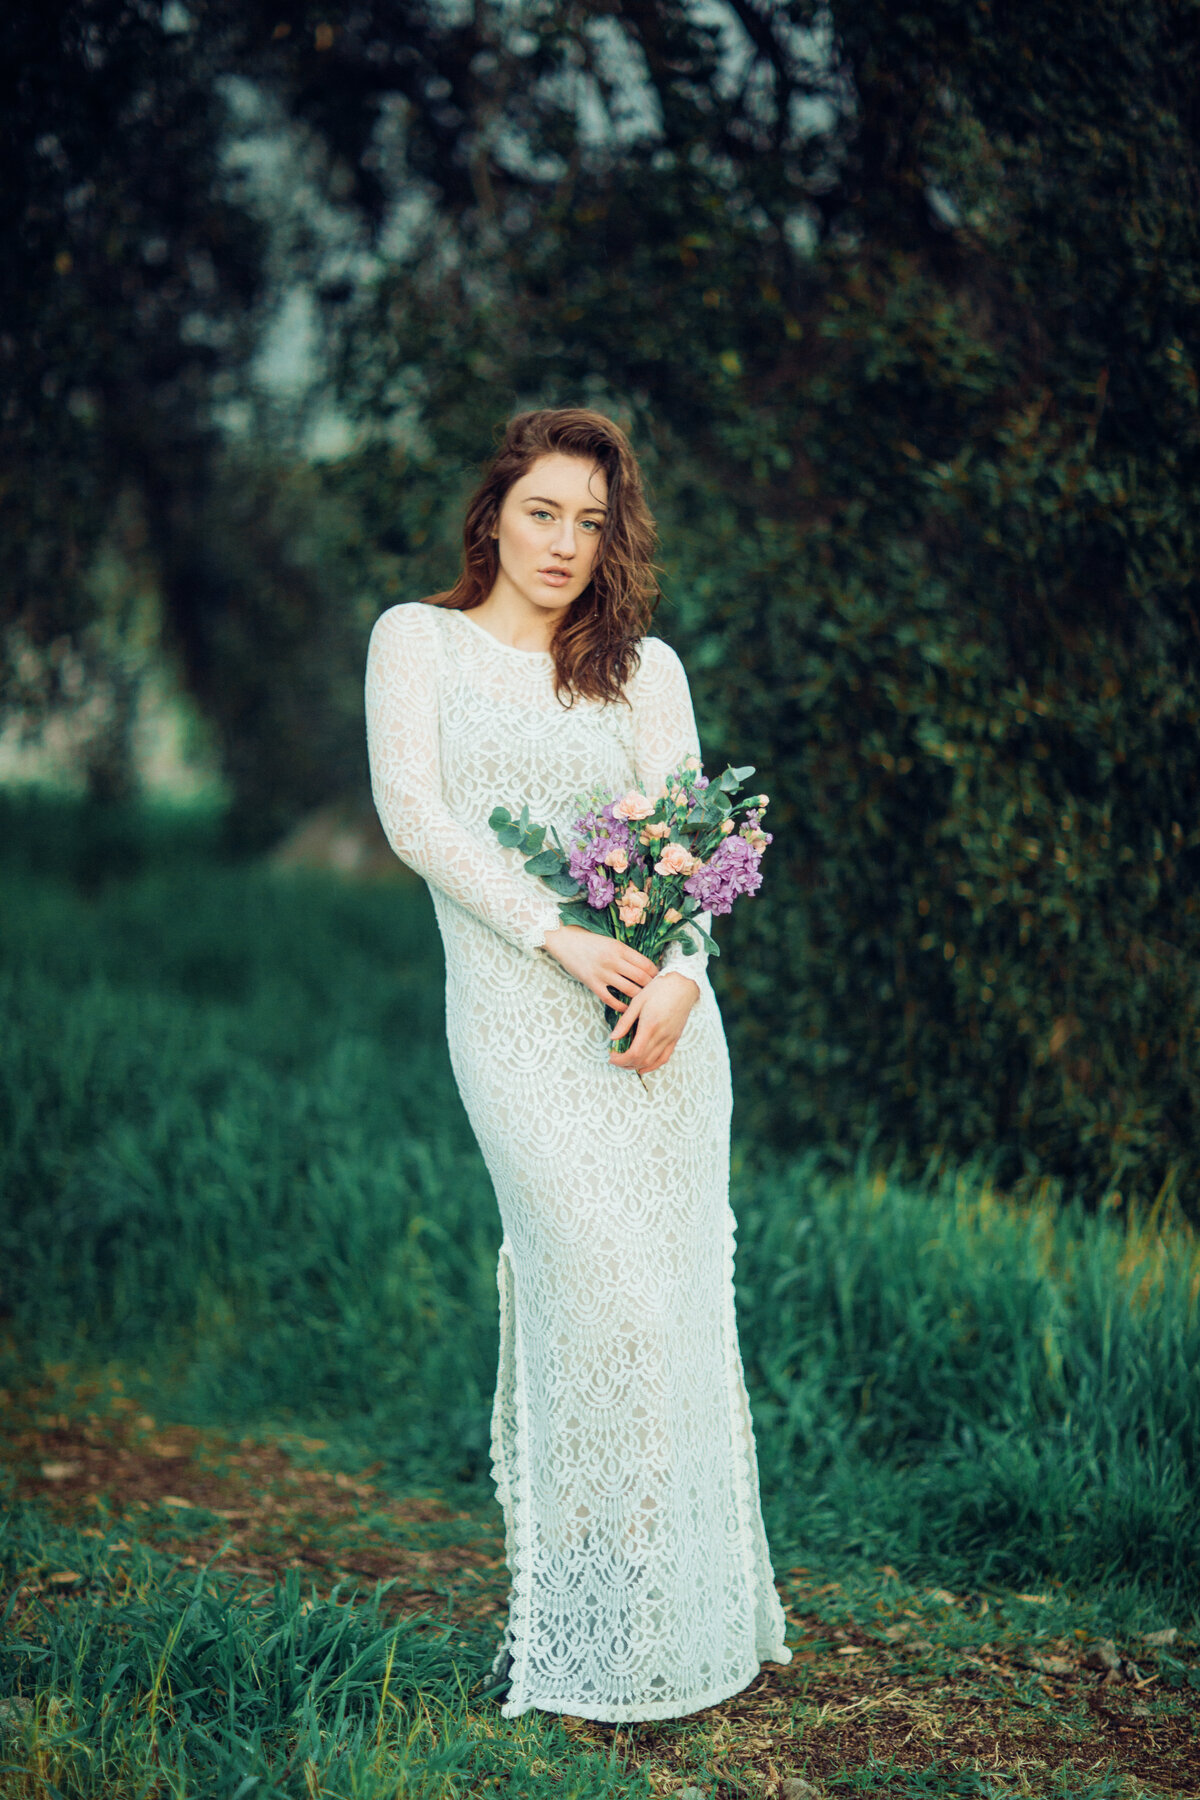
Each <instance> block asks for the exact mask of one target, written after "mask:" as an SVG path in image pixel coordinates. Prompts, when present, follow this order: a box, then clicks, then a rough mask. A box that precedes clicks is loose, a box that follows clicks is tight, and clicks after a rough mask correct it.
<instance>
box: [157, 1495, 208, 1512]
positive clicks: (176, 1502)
mask: <svg viewBox="0 0 1200 1800" xmlns="http://www.w3.org/2000/svg"><path fill="white" fill-rule="evenodd" d="M159 1504H160V1505H161V1506H186V1507H187V1508H188V1509H189V1511H192V1512H195V1511H198V1510H199V1509H198V1508H197V1507H196V1505H195V1503H194V1501H191V1500H181V1499H180V1498H179V1495H178V1494H164V1495H163V1497H162V1499H161V1501H160V1502H159Z"/></svg>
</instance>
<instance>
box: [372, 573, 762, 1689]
mask: <svg viewBox="0 0 1200 1800" xmlns="http://www.w3.org/2000/svg"><path fill="white" fill-rule="evenodd" d="M639 648H640V653H641V661H640V665H639V667H638V669H637V671H636V672H635V674H634V675H633V676H632V677H631V679H630V681H629V683H628V685H627V689H626V693H627V695H628V698H629V700H630V702H631V705H626V704H625V703H624V702H615V703H611V704H605V703H602V702H599V701H593V700H589V699H585V698H580V697H578V696H577V697H576V698H575V700H574V704H573V705H571V706H569V707H568V706H566V705H565V704H564V703H563V702H561V701H560V700H559V699H558V698H556V696H555V693H554V686H553V662H552V659H551V657H550V656H549V654H548V653H544V652H541V651H529V650H519V649H515V648H513V647H512V646H510V645H507V644H503V643H501V642H500V641H499V640H498V639H497V638H495V637H493V636H492V635H491V634H490V632H488V631H487V630H486V628H485V627H484V626H482V625H479V624H477V623H476V622H475V621H474V620H473V619H472V618H470V616H469V615H468V614H466V613H464V612H459V611H452V610H448V609H445V608H441V607H433V606H428V605H425V604H424V603H414V604H410V605H404V606H395V607H392V608H391V610H390V611H389V612H386V613H384V615H383V616H382V617H381V618H380V619H379V620H378V622H377V623H376V625H375V629H374V631H373V633H372V636H371V645H370V652H369V655H368V664H367V683H366V703H367V737H368V748H369V752H370V761H371V781H372V791H373V793H374V796H375V803H376V806H377V808H378V810H379V816H380V819H381V820H382V822H383V826H384V829H385V831H386V833H387V836H388V838H389V840H390V842H391V845H392V847H393V849H394V850H395V852H396V854H397V855H398V856H399V857H400V858H401V859H402V860H403V861H404V862H406V863H407V864H408V865H409V866H410V867H411V868H413V869H415V870H416V871H417V873H418V874H419V875H421V876H423V877H424V879H425V880H426V881H427V882H428V883H429V886H430V889H431V891H432V894H433V901H434V906H435V909H436V913H437V920H438V925H439V927H440V930H441V934H442V939H443V943H444V946H445V953H446V1031H447V1037H448V1040H449V1046H450V1057H451V1062H452V1065H453V1068H454V1074H455V1078H456V1080H457V1082H458V1087H459V1091H460V1093H461V1095H462V1099H463V1104H464V1105H465V1107H466V1110H467V1114H468V1116H469V1118H470V1121H471V1124H472V1127H473V1128H474V1131H475V1134H476V1136H477V1138H478V1140H479V1145H480V1148H481V1150H482V1152H483V1156H484V1159H485V1161H486V1163H487V1166H488V1169H489V1172H490V1174H491V1177H492V1181H493V1183H494V1186H495V1190H496V1197H497V1200H498V1202H499V1207H500V1216H501V1220H502V1223H503V1227H504V1239H503V1243H502V1246H501V1250H500V1261H499V1270H498V1281H499V1288H500V1327H501V1330H500V1339H501V1341H500V1368H499V1379H498V1382H497V1388H496V1398H495V1406H494V1411H493V1419H492V1456H493V1473H494V1476H495V1480H496V1486H497V1490H498V1494H499V1498H500V1502H501V1505H502V1507H503V1511H504V1520H505V1528H506V1548H507V1558H508V1565H509V1571H510V1575H511V1578H512V1586H511V1592H510V1597H509V1618H508V1630H507V1636H506V1645H507V1648H508V1649H509V1651H510V1653H511V1656H512V1668H511V1687H510V1690H509V1695H508V1699H507V1701H506V1703H505V1705H504V1707H503V1712H504V1714H505V1716H506V1717H508V1718H515V1717H516V1716H517V1715H519V1714H520V1713H523V1712H525V1711H526V1710H527V1709H528V1708H529V1707H531V1706H536V1707H541V1708H544V1709H545V1710H547V1711H550V1712H563V1713H573V1714H576V1715H577V1716H580V1717H583V1718H590V1719H602V1720H608V1721H614V1722H617V1721H624V1720H633V1719H665V1718H673V1717H676V1716H678V1715H680V1714H685V1713H690V1712H694V1711H696V1710H697V1709H699V1708H701V1707H704V1706H709V1705H712V1704H714V1703H715V1702H717V1701H719V1700H723V1699H726V1698H727V1697H728V1696H729V1695H731V1694H735V1693H737V1692H739V1691H740V1690H741V1689H742V1688H744V1687H745V1686H746V1684H747V1683H748V1682H749V1681H750V1680H751V1679H752V1678H753V1677H754V1675H755V1674H756V1673H757V1671H758V1668H759V1664H760V1662H763V1661H771V1662H787V1661H788V1660H789V1659H790V1652H789V1651H788V1650H787V1649H785V1647H784V1642H783V1634H784V1619H783V1611H782V1608H781V1606H780V1603H779V1599H778V1596H777V1594H776V1592H775V1587H774V1581H773V1577H772V1573H771V1565H770V1561H769V1557H768V1551H767V1543H766V1538H765V1535H764V1532H763V1525H762V1517H761V1513H760V1508H759V1497H758V1470H757V1464H756V1460H755V1450H754V1435H753V1431H752V1429H751V1423H750V1412H749V1407H748V1404H747V1399H746V1389H745V1382H744V1379H743V1373H742V1364H741V1358H740V1355H739V1351H738V1341H737V1326H736V1321H735V1316H734V1295H733V1248H734V1218H733V1214H732V1212H731V1210H730V1207H729V1198H728V1192H729V1117H730V1105H731V1097H730V1086H729V1059H728V1054H727V1051H726V1045H725V1034H724V1030H723V1028H722V1024H721V1015H720V1012H719V1010H718V1006H717V1000H716V996H715V995H714V993H713V991H712V988H711V986H710V984H709V981H708V976H707V974H706V972H705V969H704V962H705V958H704V955H703V953H702V952H699V953H697V954H696V955H694V956H687V955H685V954H684V953H683V951H682V948H681V947H673V948H672V950H671V952H669V954H668V957H667V958H666V959H665V961H666V962H668V963H669V964H671V965H672V966H674V965H678V966H679V967H680V969H681V970H682V972H683V973H685V974H687V975H690V976H692V977H693V978H694V979H695V980H696V982H697V985H698V986H699V989H700V998H699V1000H698V1001H697V1003H696V1004H695V1006H694V1007H693V1008H692V1011H691V1013H690V1014H689V1016H688V1020H687V1023H686V1025H685V1027H684V1030H683V1033H682V1035H681V1037H680V1039H679V1042H678V1044H677V1046H676V1048H675V1051H674V1054H673V1055H672V1057H671V1059H670V1061H669V1062H668V1063H667V1064H666V1066H665V1067H663V1068H661V1069H657V1070H653V1071H651V1072H650V1073H649V1074H647V1075H646V1076H645V1077H644V1081H645V1086H644V1087H643V1085H642V1082H641V1081H639V1079H638V1077H637V1075H636V1073H634V1072H633V1071H632V1070H629V1069H617V1068H614V1067H612V1066H611V1065H610V1064H609V1062H608V1060H607V1059H608V1054H609V1048H610V1046H609V1041H608V1031H609V1027H608V1026H607V1025H606V1024H605V1022H604V1014H603V1009H602V1006H601V1003H600V1001H599V1000H598V999H597V998H596V996H595V995H594V994H592V993H590V992H589V991H588V989H587V988H585V987H584V986H583V984H582V983H581V982H579V981H577V980H576V979H575V978H574V977H573V976H571V975H568V974H567V972H566V971H565V970H564V969H563V968H562V966H561V965H560V964H559V963H557V962H555V961H554V959H553V957H551V956H550V955H549V954H548V953H547V952H546V951H545V950H543V949H542V948H540V946H541V945H542V943H543V941H544V938H545V934H546V932H547V931H549V930H551V929H553V927H554V926H555V925H557V923H558V902H557V901H556V899H555V898H554V896H553V895H552V894H551V893H550V892H549V890H548V889H547V888H545V887H544V886H543V885H542V883H541V882H539V881H538V880H537V879H536V878H535V877H534V876H532V875H528V874H526V872H525V870H524V868H523V866H522V862H523V859H522V856H521V853H520V852H519V851H516V850H509V849H506V848H504V847H503V846H502V845H501V844H500V843H499V841H498V839H497V838H496V836H495V834H494V832H493V831H492V830H491V829H490V827H489V825H488V823H487V821H488V815H489V814H490V813H491V811H492V809H493V807H495V806H497V805H503V806H507V807H508V808H509V809H510V811H512V812H513V813H514V814H515V813H516V812H518V811H519V809H520V808H521V806H522V805H523V804H524V803H525V802H526V801H527V802H528V804H529V811H530V817H531V819H532V820H533V821H534V822H536V823H539V824H551V823H552V824H554V825H555V826H557V828H558V831H559V834H560V836H561V837H562V838H563V840H564V842H565V841H566V839H567V837H568V835H569V832H570V827H571V821H572V819H573V818H574V817H575V816H576V815H577V811H578V808H577V806H576V804H575V802H576V800H577V798H578V796H580V795H581V794H588V793H591V792H593V791H596V792H618V791H625V790H627V789H628V788H630V787H632V786H633V785H634V784H635V782H636V781H637V780H638V779H640V780H641V782H642V783H643V784H644V786H645V789H646V791H647V792H648V793H649V794H651V795H654V796H657V794H659V793H661V791H662V789H663V786H664V778H665V776H666V775H667V774H668V773H669V771H670V770H671V769H673V768H674V767H676V766H677V765H678V764H679V763H680V762H682V760H683V758H684V757H685V756H686V755H687V754H688V753H689V752H692V751H698V749H699V745H698V742H697V737H696V727H695V722H694V719H693V714H692V705H691V698H690V695H689V692H688V685H687V678H686V676H685V674H684V671H683V667H682V664H681V663H680V661H679V658H678V657H677V656H676V654H675V652H674V651H673V650H672V649H671V648H670V647H669V646H668V645H667V644H665V643H664V642H663V641H662V640H661V639H659V638H654V637H648V638H645V639H643V640H642V642H641V644H640V646H639ZM706 922H707V921H706ZM502 1648H503V1647H502ZM498 1664H499V1659H498Z"/></svg>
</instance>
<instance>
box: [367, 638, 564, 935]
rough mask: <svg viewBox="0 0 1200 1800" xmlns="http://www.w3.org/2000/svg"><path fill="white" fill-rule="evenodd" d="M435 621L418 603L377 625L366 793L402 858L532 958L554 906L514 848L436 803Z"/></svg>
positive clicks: (554, 921)
mask: <svg viewBox="0 0 1200 1800" xmlns="http://www.w3.org/2000/svg"><path fill="white" fill-rule="evenodd" d="M439 623H440V621H439V620H437V619H436V618H434V617H433V609H432V608H430V607H426V606H423V605H419V604H418V605H408V606H394V607H392V608H391V609H390V610H389V611H388V612H385V613H384V614H383V615H382V616H381V617H380V618H379V619H377V620H376V621H375V626H374V629H373V630H372V632H371V642H370V646H369V648H368V651H367V675H366V714H367V754H368V758H369V760H370V766H371V794H372V797H373V798H374V801H375V807H376V810H377V812H378V813H379V818H380V822H381V824H382V825H383V829H384V833H385V834H386V836H387V840H388V842H389V844H390V845H391V846H392V849H393V850H394V851H395V852H396V855H397V856H398V857H399V858H400V860H401V862H404V863H407V865H408V867H409V868H410V869H413V870H415V871H416V873H417V874H418V875H420V876H421V877H422V879H423V880H425V881H427V882H428V883H429V884H430V886H432V887H436V888H439V889H440V890H441V892H442V893H443V894H447V895H448V896H449V897H450V899H451V900H454V901H456V902H457V904H458V905H459V906H462V907H465V908H466V910H467V911H468V912H470V913H473V914H474V915H475V917H476V918H477V919H482V920H483V922H484V924H485V925H490V926H491V927H492V929H493V930H494V931H498V932H499V934H500V936H501V937H503V938H506V939H507V940H508V942H509V943H510V944H514V945H515V946H516V947H517V948H518V949H519V950H526V951H528V952H529V954H530V955H534V954H535V953H536V952H537V951H538V950H539V949H541V947H542V945H543V943H544V942H545V938H546V933H547V932H548V931H552V930H553V929H554V928H555V926H557V925H558V923H559V917H558V905H557V903H556V902H555V901H554V900H553V899H552V898H551V896H550V895H549V894H548V893H547V892H546V890H545V889H544V888H543V887H542V886H541V883H540V882H539V881H537V880H536V878H535V877H534V876H532V875H527V874H526V873H525V871H524V869H523V868H521V866H520V864H519V863H517V862H516V861H515V857H516V852H512V851H507V850H505V848H504V847H503V845H502V844H501V843H500V842H499V841H498V840H493V842H491V843H488V842H487V841H486V840H485V839H482V838H480V837H477V836H476V835H475V834H474V833H473V832H470V831H468V830H467V828H466V827H465V826H464V825H462V824H460V823H459V821H458V820H457V819H456V818H455V817H454V815H453V814H452V813H451V812H450V811H449V809H448V808H447V806H446V804H445V802H444V801H443V799H442V781H441V763H440V759H439V750H438V707H437V680H438V640H437V637H436V635H435V634H436V632H437V629H438V625H439Z"/></svg>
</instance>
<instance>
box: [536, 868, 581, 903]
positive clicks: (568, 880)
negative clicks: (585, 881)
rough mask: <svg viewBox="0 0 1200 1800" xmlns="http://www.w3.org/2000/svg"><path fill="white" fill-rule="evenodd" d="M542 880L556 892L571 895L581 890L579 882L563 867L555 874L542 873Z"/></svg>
mask: <svg viewBox="0 0 1200 1800" xmlns="http://www.w3.org/2000/svg"><path fill="white" fill-rule="evenodd" d="M542 880H543V881H544V882H545V884H546V886H547V887H548V888H550V889H551V890H552V892H554V893H556V894H566V895H567V896H568V897H570V896H571V895H575V894H579V893H582V891H583V890H582V889H581V887H580V885H579V883H578V882H577V881H576V880H575V877H574V876H573V875H568V874H567V871H566V870H565V869H563V870H561V871H560V873H559V874H557V875H543V876H542Z"/></svg>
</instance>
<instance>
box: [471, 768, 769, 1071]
mask: <svg viewBox="0 0 1200 1800" xmlns="http://www.w3.org/2000/svg"><path fill="white" fill-rule="evenodd" d="M753 773H754V770H753V769H752V768H745V769H733V768H729V769H726V770H725V772H724V774H723V775H719V776H718V777H717V779H716V781H711V782H710V781H708V780H707V779H706V777H705V776H704V775H702V774H701V772H700V759H699V757H698V756H689V757H686V758H685V759H684V761H683V763H682V764H681V765H680V767H679V768H678V769H676V770H674V771H673V772H672V773H671V774H670V775H669V776H668V777H667V784H666V791H665V793H664V794H663V796H662V798H661V799H660V800H651V799H649V798H648V797H647V795H646V794H645V793H644V792H643V791H642V790H641V789H640V788H634V789H631V791H630V792H629V793H627V794H620V795H618V796H616V797H614V798H610V799H605V798H604V797H603V796H601V795H599V794H590V795H580V796H579V797H578V799H577V801H576V804H577V805H578V807H579V809H580V810H579V816H578V817H577V818H576V819H575V821H574V824H573V833H574V835H573V836H572V838H571V841H570V843H569V844H567V845H566V846H564V845H563V843H562V840H561V839H560V837H559V835H558V833H557V831H555V830H554V827H553V826H551V827H550V828H549V832H547V828H546V826H544V825H533V824H531V823H530V820H529V808H528V806H524V807H522V809H521V812H520V815H519V816H518V817H517V818H515V819H514V818H513V816H512V814H511V813H510V812H509V811H508V809H507V808H506V807H503V806H497V807H496V808H495V810H494V811H493V812H492V814H491V816H490V818H489V819H488V824H489V825H490V826H491V827H492V829H493V831H495V833H496V835H497V837H498V838H499V839H500V842H501V843H502V844H505V845H507V846H508V847H509V848H510V849H516V850H521V851H523V852H524V853H525V856H526V859H527V860H526V863H525V867H526V869H527V871H528V872H529V874H531V875H538V876H540V877H541V879H542V880H543V881H544V882H545V883H546V884H547V886H548V887H550V888H551V889H552V890H553V891H554V892H555V893H556V894H559V895H561V896H562V900H563V903H562V905H561V906H560V907H559V909H558V910H559V918H560V919H561V920H562V923H563V924H564V925H582V926H583V927H584V929H585V930H587V931H595V932H598V933H599V934H600V935H601V936H603V937H615V938H617V939H618V940H619V941H620V942H621V943H623V944H631V945H632V946H633V948H634V949H635V950H640V951H641V953H642V955H643V956H648V957H649V958H650V960H651V962H657V961H658V959H659V958H660V957H661V955H662V953H663V951H664V950H665V949H666V947H667V945H668V944H671V943H675V942H679V943H682V945H683V949H684V953H685V954H686V955H689V956H690V955H694V954H695V952H696V949H697V941H696V940H697V939H700V940H701V941H702V942H703V943H704V944H705V945H706V947H707V949H708V951H709V953H710V955H712V956H719V955H720V951H719V950H718V949H717V946H716V944H714V942H713V940H712V938H711V937H710V936H709V935H708V933H707V932H706V931H705V930H703V928H702V927H701V926H700V925H699V924H697V922H696V914H697V913H701V912H708V913H727V912H729V911H730V910H731V908H732V906H733V903H734V901H735V900H736V899H737V898H738V897H739V895H741V894H753V893H755V892H757V890H758V888H759V887H760V885H761V883H762V875H761V873H760V871H759V863H760V861H761V859H762V853H763V851H764V850H765V849H766V847H767V845H768V844H769V843H770V842H771V833H770V832H769V831H764V830H763V829H762V815H763V810H764V808H765V807H766V804H767V796H766V795H765V794H751V795H749V796H748V797H746V798H744V799H740V800H739V799H737V798H736V795H737V794H738V792H739V790H740V789H741V786H742V784H743V782H745V781H746V780H748V779H749V777H750V776H751V775H753ZM548 835H549V837H550V838H551V839H552V840H553V842H551V843H549V844H548V843H547V842H546V839H547V836H548ZM693 934H694V935H693ZM609 992H610V993H615V990H614V989H612V988H610V989H609ZM604 1012H605V1018H606V1019H607V1021H608V1024H609V1026H610V1027H611V1026H613V1025H615V1024H616V1022H617V1020H618V1019H619V1018H620V1016H621V1015H620V1013H619V1012H617V1011H616V1009H615V1008H614V1007H610V1006H606V1007H605V1009H604ZM632 1037H633V1033H632V1032H630V1033H629V1034H628V1035H627V1036H626V1037H624V1038H622V1039H620V1040H619V1041H618V1043H617V1045H616V1049H617V1051H618V1053H619V1052H621V1051H623V1050H625V1049H626V1048H627V1047H628V1045H629V1042H630V1040H631V1039H632Z"/></svg>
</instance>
